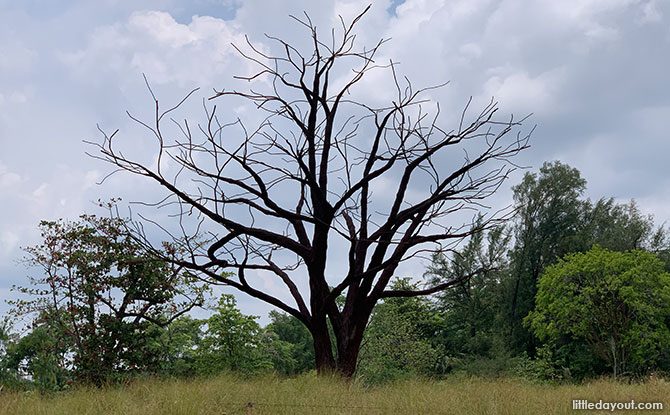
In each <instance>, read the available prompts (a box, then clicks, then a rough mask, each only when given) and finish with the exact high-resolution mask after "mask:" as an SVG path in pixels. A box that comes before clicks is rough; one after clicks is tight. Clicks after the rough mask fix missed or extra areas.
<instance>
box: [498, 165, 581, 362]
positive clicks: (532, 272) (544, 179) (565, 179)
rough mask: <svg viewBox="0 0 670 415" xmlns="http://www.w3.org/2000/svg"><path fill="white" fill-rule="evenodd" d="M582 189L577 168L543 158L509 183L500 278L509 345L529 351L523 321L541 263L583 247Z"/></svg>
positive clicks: (530, 346)
mask: <svg viewBox="0 0 670 415" xmlns="http://www.w3.org/2000/svg"><path fill="white" fill-rule="evenodd" d="M585 188H586V181H585V180H584V179H582V177H581V176H580V173H579V171H578V170H577V169H575V168H572V167H570V166H568V165H565V164H562V163H561V162H558V161H555V162H551V163H544V165H543V166H542V167H541V168H540V171H539V173H526V175H525V176H524V178H523V180H522V182H521V183H520V184H518V185H517V186H514V187H513V188H512V189H513V191H514V204H515V207H516V209H517V218H516V223H515V227H514V237H515V238H514V239H515V245H514V248H513V250H512V252H511V262H512V264H511V265H512V268H511V274H510V278H508V279H506V281H505V284H506V287H505V302H506V306H507V309H508V310H509V311H508V313H509V318H508V322H509V330H510V332H509V338H510V346H511V348H512V350H517V351H519V352H520V351H527V352H529V353H533V352H534V349H535V344H534V341H533V339H532V337H531V336H530V334H529V333H528V332H527V331H526V329H525V328H524V327H523V324H522V321H523V318H524V317H525V316H526V315H527V314H528V313H529V312H530V311H531V310H532V309H533V306H534V301H535V293H536V287H537V280H538V278H539V276H540V274H541V273H542V271H543V270H544V268H545V267H546V266H548V265H551V264H553V263H554V262H555V261H556V260H557V259H558V258H560V257H562V256H563V255H565V254H567V253H570V252H574V251H579V250H581V249H580V248H582V246H583V245H582V244H580V243H578V240H579V239H578V234H579V231H580V228H581V224H582V220H581V218H582V216H583V212H584V202H583V201H582V200H580V196H581V195H582V193H583V192H584V190H585Z"/></svg>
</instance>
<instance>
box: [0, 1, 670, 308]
mask: <svg viewBox="0 0 670 415" xmlns="http://www.w3.org/2000/svg"><path fill="white" fill-rule="evenodd" d="M368 3H369V1H357V0H351V1H347V0H337V1H333V0H322V1H318V2H316V1H308V0H293V1H290V0H274V1H271V2H268V1H264V0H192V1H179V0H133V1H130V0H98V1H95V2H91V1H84V0H59V1H54V0H22V1H13V0H0V301H2V304H0V315H1V314H4V313H5V312H6V311H7V310H8V306H7V305H6V304H4V300H6V299H9V298H11V297H12V296H13V293H12V292H11V291H10V288H11V286H12V285H13V284H25V283H26V282H27V280H26V275H27V274H28V272H29V271H28V270H26V269H25V268H24V267H23V266H22V265H21V264H20V263H19V262H18V261H19V259H20V258H21V257H22V256H23V253H22V251H21V247H27V246H31V245H35V244H37V243H38V242H39V231H38V228H37V225H38V224H39V222H40V220H53V219H57V218H66V219H76V218H77V217H78V216H79V215H80V214H82V213H85V212H86V213H98V214H104V212H101V211H100V210H99V209H97V208H96V204H95V201H96V200H98V199H109V198H112V197H121V198H122V199H123V200H124V201H133V200H142V198H143V197H146V196H147V195H153V194H158V193H156V189H155V186H153V185H152V184H151V183H148V182H146V181H142V180H139V178H136V177H132V176H130V175H119V174H117V175H114V176H113V177H112V179H110V180H106V181H105V182H104V183H103V184H98V183H99V182H100V181H101V179H102V178H103V177H105V176H106V175H107V174H108V173H110V172H111V170H112V169H111V167H110V166H109V165H106V164H104V163H101V162H100V161H98V160H96V159H94V158H91V157H89V156H87V155H86V152H92V151H95V149H94V148H92V147H91V146H89V145H87V144H86V143H85V142H84V141H99V140H100V133H99V132H98V130H97V128H98V126H100V128H102V129H103V130H105V131H110V132H111V131H114V130H115V129H116V128H119V129H121V131H122V132H123V133H126V134H127V135H128V136H129V137H131V138H132V137H134V134H140V132H139V130H138V129H137V126H133V125H132V123H131V122H130V120H129V119H128V118H127V116H126V115H125V111H126V110H128V111H130V112H131V113H133V114H137V115H139V116H147V115H149V116H150V115H151V111H152V105H153V103H152V100H151V97H150V96H149V95H148V93H147V89H146V87H145V86H144V79H143V76H142V74H145V75H146V77H147V79H148V80H149V82H150V84H151V86H152V88H153V89H154V92H156V93H157V95H158V96H159V97H160V99H161V100H163V99H164V100H165V101H166V102H173V101H175V100H178V99H179V98H180V97H182V96H184V95H185V94H186V93H187V92H188V91H189V90H191V89H192V88H195V87H200V88H201V90H200V91H199V92H198V93H196V96H195V97H194V98H193V100H192V101H193V102H194V105H193V106H191V107H188V108H187V109H186V115H184V116H187V117H190V115H191V112H189V111H193V113H192V114H194V115H193V116H194V117H198V116H200V117H201V116H202V114H200V113H198V115H195V114H196V113H197V110H199V108H198V106H199V105H200V103H201V101H200V100H202V99H203V98H206V97H209V96H211V91H212V88H217V89H220V88H222V87H228V85H233V84H234V81H233V79H232V77H233V76H234V75H240V74H248V73H249V71H250V70H251V69H250V67H249V63H248V62H246V61H244V60H243V59H242V58H241V57H240V56H239V54H237V53H236V51H235V50H234V49H233V48H232V46H231V42H232V43H234V44H237V45H243V44H244V39H245V35H246V36H248V37H249V39H250V40H251V42H253V43H254V44H255V45H257V46H258V47H259V48H261V49H264V48H271V47H272V46H271V45H269V43H268V40H267V38H265V37H264V34H265V33H267V34H270V35H275V36H279V37H282V38H284V39H288V40H293V41H296V42H298V43H299V42H301V41H302V42H304V40H305V31H304V28H302V27H301V26H300V25H298V24H296V23H295V22H294V21H293V20H291V19H290V18H289V17H288V16H289V15H291V14H293V15H301V14H302V12H303V11H305V12H307V13H308V14H309V16H310V17H311V18H312V20H313V21H314V22H315V23H316V24H317V27H319V28H324V32H326V31H328V30H329V28H330V27H332V26H333V25H336V24H337V22H338V21H339V20H338V16H339V15H341V16H343V18H345V20H347V19H351V18H352V17H353V16H355V15H356V14H358V13H359V12H360V11H362V10H363V9H364V8H365V7H366V6H367V4H368ZM326 33H327V32H326ZM357 35H358V41H359V42H361V44H367V45H373V44H375V43H376V42H377V41H378V40H379V39H380V38H390V41H389V42H388V43H386V45H385V46H384V48H383V49H382V52H381V55H380V59H385V60H386V61H388V60H389V59H392V60H393V61H394V62H399V65H398V67H397V70H398V71H399V72H400V73H401V74H402V75H405V76H407V77H408V78H409V79H411V80H412V82H413V84H415V85H417V86H429V85H434V84H439V83H442V82H445V81H449V85H448V86H446V87H445V88H442V89H440V90H438V91H432V92H431V93H430V98H432V99H434V100H436V101H439V102H440V103H441V104H442V108H443V112H444V113H445V114H446V116H445V122H449V121H450V120H453V119H454V117H453V115H454V114H459V113H460V111H461V110H462V108H463V106H464V105H465V103H466V102H467V101H468V99H469V98H470V97H472V99H473V105H474V106H477V105H483V104H484V103H486V102H488V101H489V100H491V98H492V97H493V98H494V99H495V100H496V101H497V102H498V103H499V107H500V112H501V113H502V114H509V115H511V114H513V115H514V116H515V117H517V118H518V117H522V116H525V115H528V114H531V113H532V114H533V115H532V116H531V118H530V119H529V120H528V121H527V122H526V124H525V125H524V127H523V130H524V131H526V132H527V131H528V130H529V129H530V128H532V127H533V126H534V125H536V126H537V127H536V129H535V131H534V132H533V135H532V138H531V142H530V144H531V148H530V149H528V150H526V151H524V152H523V153H522V154H520V155H519V156H518V157H517V158H516V159H515V161H516V162H517V163H518V164H519V165H522V166H527V167H528V168H529V169H530V170H527V171H533V170H537V169H538V168H539V167H540V166H541V165H542V163H543V162H545V161H551V160H561V161H562V162H564V163H567V164H569V165H571V166H572V167H576V168H577V169H579V170H580V171H581V173H582V176H583V177H584V178H585V179H586V180H587V182H588V190H587V194H586V196H588V197H590V198H592V199H598V198H600V197H615V198H616V199H617V200H620V201H628V200H630V199H635V201H636V202H637V203H638V205H639V206H640V208H641V210H642V211H643V212H644V213H647V214H653V215H654V217H655V219H656V222H657V223H663V222H665V221H667V220H668V219H670V190H669V189H670V169H669V168H668V162H667V157H668V154H670V137H669V136H668V135H669V132H668V131H669V129H668V124H669V123H670V78H669V77H668V75H667V74H668V67H669V66H670V0H563V1H559V2H557V1H554V0H536V1H521V0H497V1H494V0H405V1H402V0H395V1H389V0H380V1H377V0H375V1H374V4H373V6H372V8H371V10H370V11H369V12H368V14H366V16H365V17H364V19H363V20H362V22H361V24H360V25H359V26H358V32H357ZM264 50H265V49H264ZM240 72H242V73H240ZM386 81H387V80H386V79H385V78H383V77H376V76H371V77H369V79H366V80H365V81H364V82H363V83H362V84H361V86H360V88H361V90H360V93H361V95H362V96H366V97H369V98H370V99H371V100H372V101H373V102H382V101H384V99H386V98H389V96H388V93H387V92H388V91H389V88H388V85H385V84H384V82H386ZM219 105H225V103H223V102H222V103H221V104H219ZM219 111H228V113H230V114H240V113H244V112H245V111H249V108H245V107H230V108H219ZM200 112H201V111H200ZM450 114H451V115H450ZM134 143H135V144H133V145H134V146H135V147H134V148H136V149H139V150H145V149H146V150H147V151H148V150H150V148H149V144H147V143H146V141H142V140H140V139H137V141H136V142H134ZM522 174H523V171H519V172H516V173H515V175H513V176H512V177H511V178H510V180H509V181H508V182H507V183H506V184H505V185H504V186H503V188H502V189H501V190H500V191H499V193H498V194H497V195H496V196H495V198H494V199H493V200H492V205H494V206H498V205H499V206H503V205H505V204H507V203H510V202H511V191H510V187H511V186H512V185H514V184H516V183H518V181H519V180H520V177H521V175H522ZM414 268H416V265H414ZM399 272H404V273H407V274H408V275H410V274H413V275H420V274H422V273H423V270H417V269H409V268H407V269H401V270H400V271H399ZM269 289H274V288H273V287H272V286H270V287H269ZM238 301H239V305H240V308H241V309H242V311H243V312H245V313H247V314H255V315H262V316H265V315H266V314H267V312H268V311H269V310H270V309H271V308H270V307H269V306H267V305H264V304H262V303H261V302H260V301H258V300H254V299H250V298H246V297H243V296H240V297H238Z"/></svg>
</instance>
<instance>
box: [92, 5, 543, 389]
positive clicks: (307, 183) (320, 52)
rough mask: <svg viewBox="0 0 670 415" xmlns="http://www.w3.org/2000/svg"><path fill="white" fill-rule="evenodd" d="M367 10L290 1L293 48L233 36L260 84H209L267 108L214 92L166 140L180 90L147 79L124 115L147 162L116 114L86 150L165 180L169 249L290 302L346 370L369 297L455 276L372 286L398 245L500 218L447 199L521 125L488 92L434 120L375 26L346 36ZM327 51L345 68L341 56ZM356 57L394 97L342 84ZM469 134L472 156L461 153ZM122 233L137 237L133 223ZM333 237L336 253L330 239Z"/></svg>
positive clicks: (501, 169) (213, 273) (482, 191)
mask: <svg viewBox="0 0 670 415" xmlns="http://www.w3.org/2000/svg"><path fill="white" fill-rule="evenodd" d="M368 8H369V7H368ZM367 10H368V9H366V10H365V11H363V13H361V14H360V15H358V16H357V17H356V18H355V19H353V21H352V22H351V23H345V21H344V20H343V19H341V23H342V27H341V31H338V32H337V33H336V31H332V32H331V33H330V34H329V36H328V40H326V41H324V40H322V38H321V37H319V36H317V29H316V26H315V25H314V24H313V22H312V21H311V20H310V18H309V16H307V15H305V16H304V18H295V17H294V19H295V20H296V21H297V22H298V23H299V24H301V25H303V26H304V27H305V28H306V29H307V30H308V31H309V34H310V39H311V42H310V43H311V47H310V49H309V52H308V53H304V52H303V51H301V50H300V49H299V48H298V47H297V46H294V45H293V44H290V43H288V42H286V41H284V40H282V39H280V38H276V37H270V36H268V39H269V40H270V41H273V42H276V44H277V45H278V46H279V47H280V48H279V49H280V50H281V52H280V53H278V54H277V55H271V54H269V53H266V52H263V51H262V50H261V49H259V48H257V47H254V46H253V45H252V44H251V42H249V40H247V43H248V45H247V46H248V52H244V51H242V49H238V51H239V52H240V53H241V54H242V56H244V57H245V58H246V59H248V60H249V61H250V62H252V63H253V64H255V65H257V67H258V68H259V69H258V71H257V72H256V73H253V74H251V75H249V76H247V77H239V79H246V80H249V81H252V80H257V79H267V80H268V82H267V83H266V85H268V87H267V88H266V89H267V90H266V91H265V92H258V91H255V90H253V89H252V90H248V91H245V92H241V91H237V90H232V91H225V90H221V91H215V95H214V96H213V97H211V98H210V99H214V98H218V97H225V96H232V97H237V98H240V99H243V100H247V101H250V102H252V103H254V104H255V105H256V107H257V108H258V109H259V110H261V111H265V113H266V115H267V117H266V118H265V119H264V121H263V122H261V123H260V125H258V126H257V128H255V129H247V128H246V126H245V125H244V123H243V122H242V121H241V120H239V119H237V120H236V121H233V122H231V123H223V122H221V121H219V118H218V116H217V115H216V114H217V113H216V106H214V107H213V108H211V109H209V108H207V107H206V114H207V122H206V123H203V124H202V125H199V126H198V128H197V129H192V128H191V126H190V125H189V123H188V122H187V121H183V122H176V121H175V124H177V125H178V126H179V128H180V130H181V134H182V135H183V137H182V138H180V139H179V140H177V141H176V142H173V143H168V142H166V139H165V135H164V132H163V131H164V124H165V119H166V118H168V117H166V115H168V114H169V113H170V112H172V111H174V110H176V109H177V107H179V106H180V105H181V104H182V103H183V102H184V101H182V102H180V103H179V104H177V106H173V107H171V108H169V109H167V110H165V111H162V110H161V109H160V107H159V104H158V100H157V99H156V98H155V96H154V94H153V92H151V94H152V96H153V98H154V100H155V111H156V113H155V114H156V115H155V119H153V120H152V121H151V122H150V123H149V122H144V121H141V120H139V119H136V118H134V117H133V116H131V118H133V119H134V120H135V121H137V122H139V123H140V124H142V125H144V126H145V127H147V128H148V129H149V130H150V131H151V133H152V134H153V135H154V136H155V138H156V139H157V140H158V144H159V149H158V154H157V157H156V160H157V161H156V163H155V164H151V165H149V164H143V163H140V162H138V161H136V160H134V159H131V158H129V157H127V156H126V155H125V154H123V153H121V152H120V151H118V150H117V148H118V147H117V146H116V145H115V143H116V142H117V140H118V138H117V136H118V130H117V131H115V132H114V133H113V134H109V135H108V134H105V133H104V132H103V135H104V139H103V141H102V142H101V143H97V144H96V145H97V146H98V147H99V150H100V151H101V155H98V156H97V157H99V158H101V159H104V160H105V161H107V162H109V163H111V164H113V165H115V166H116V167H117V168H118V170H125V171H129V172H131V173H135V174H138V175H141V176H146V177H148V178H150V179H152V180H153V181H155V182H157V183H158V184H160V186H162V187H163V188H164V189H166V190H167V196H166V198H165V199H163V200H162V201H160V202H158V203H155V204H154V206H160V207H163V206H166V205H172V206H174V207H177V209H178V210H177V212H178V214H177V216H178V218H179V224H180V229H181V230H182V233H181V234H180V235H176V236H175V241H176V242H178V243H179V244H180V246H181V247H182V250H183V252H184V254H183V255H179V256H175V257H173V258H170V260H171V261H173V262H174V263H175V264H177V265H179V266H181V267H184V268H187V269H189V270H192V271H197V272H198V273H200V275H202V277H203V278H205V279H207V280H209V281H211V282H212V283H217V284H224V285H227V286H230V287H234V288H236V289H237V290H239V291H241V292H244V293H246V294H249V295H251V296H253V297H255V298H258V299H260V300H263V301H265V302H267V303H270V304H272V305H273V306H275V307H277V308H279V309H281V310H283V311H285V312H287V313H289V314H291V315H293V316H295V317H297V318H298V319H299V320H300V321H301V322H303V323H304V324H305V325H306V326H307V327H308V329H309V331H310V332H311V333H312V336H313V339H314V349H315V356H316V366H317V371H318V372H319V373H324V372H332V371H336V372H338V373H340V374H342V375H344V376H347V377H349V376H352V375H353V374H354V372H355V369H356V361H357V357H358V353H359V349H360V344H361V340H362V338H363V332H364V330H365V327H366V324H367V322H368V319H369V317H370V314H371V312H372V310H373V308H374V306H375V304H376V303H377V302H378V301H380V300H381V299H383V298H387V297H399V296H419V295H428V294H431V293H435V292H437V291H440V290H444V289H446V288H448V287H449V286H452V285H454V284H457V283H458V282H459V280H461V279H462V278H467V277H468V276H467V275H464V276H461V277H460V278H459V279H456V280H454V281H449V282H446V283H443V284H440V285H438V286H434V287H430V288H427V289H421V290H405V291H394V290H390V289H388V288H387V285H388V284H389V281H390V280H391V278H392V277H393V276H394V273H395V271H396V269H397V267H398V265H399V264H400V263H401V262H402V261H407V260H409V259H410V258H416V257H418V256H422V255H426V254H428V255H429V254H431V253H432V252H434V251H435V250H438V249H441V250H445V249H449V248H450V247H451V248H453V247H454V244H456V243H457V242H459V241H460V240H462V239H463V238H467V237H468V236H469V235H471V234H472V233H473V232H479V231H482V230H484V229H488V228H491V227H494V226H497V225H498V224H499V223H500V222H502V221H504V220H507V219H508V217H509V212H508V211H503V212H496V213H493V214H490V215H488V216H487V217H486V219H484V220H483V221H482V222H481V224H480V226H479V227H475V228H472V227H471V225H472V223H465V224H463V225H462V226H456V227H455V226H450V224H449V218H450V217H453V215H452V214H453V213H455V212H459V211H462V210H463V209H467V208H472V209H475V210H478V209H479V208H480V207H481V206H482V205H481V203H482V200H483V199H485V198H487V197H488V196H490V195H491V194H493V193H494V192H495V191H496V190H497V189H498V188H499V187H500V186H501V184H502V183H503V181H504V180H505V178H506V177H507V176H508V175H509V173H510V171H512V170H513V169H514V165H513V164H512V163H511V161H510V158H511V157H513V156H515V155H516V154H517V153H519V152H520V151H521V150H523V149H525V148H526V147H527V146H528V139H529V135H530V134H528V135H520V134H519V133H516V134H510V132H511V131H512V130H513V129H515V127H517V126H518V125H520V121H516V120H514V119H513V118H511V117H510V119H508V120H505V121H499V120H497V119H496V118H495V116H496V111H497V107H496V103H494V102H493V101H492V102H491V103H490V104H489V105H487V106H486V107H485V108H484V109H483V110H482V111H481V112H480V113H479V114H477V115H475V116H474V117H472V120H471V121H466V118H468V111H467V109H468V106H466V108H465V110H464V111H463V113H462V115H461V116H460V124H459V125H458V128H456V129H453V130H446V129H443V128H442V127H440V126H439V124H438V115H439V105H437V106H436V105H432V107H433V108H436V110H433V111H432V114H429V113H428V112H426V110H425V107H427V106H430V103H429V102H428V101H426V100H424V98H423V96H424V92H425V91H426V90H427V89H414V88H413V86H412V84H411V83H410V82H409V81H408V80H407V79H403V78H400V77H398V76H396V66H397V65H396V64H395V63H393V62H390V63H388V64H386V65H380V64H378V63H376V62H375V57H376V55H377V54H378V52H379V50H380V48H381V47H382V45H383V44H384V43H385V40H381V41H379V42H378V43H377V44H376V45H375V46H374V47H373V48H371V49H365V48H363V49H358V48H357V46H356V42H355V40H356V35H355V33H354V27H355V26H356V24H357V23H358V22H359V20H360V19H361V17H362V16H363V15H364V14H365V12H366V11H367ZM247 46H245V49H246V47H247ZM343 64H344V67H346V68H353V69H352V70H351V71H350V72H342V71H341V68H342V67H343V66H342V65H343ZM372 70H386V71H390V74H391V75H392V79H393V81H392V82H391V84H390V85H389V88H392V90H393V91H395V94H396V98H395V99H394V100H392V102H390V103H389V104H388V106H385V107H381V108H377V107H372V106H370V105H366V104H365V103H362V102H358V101H355V100H353V99H351V98H350V97H351V95H350V91H351V90H353V88H354V87H355V86H356V85H357V84H359V83H360V81H361V80H362V79H363V78H364V77H365V76H366V75H367V74H368V73H369V72H370V71H372ZM343 79H345V80H344V81H343ZM147 85H148V84H147ZM333 85H339V86H338V87H337V88H334V86H333ZM428 89H431V88H428ZM149 90H150V91H151V88H149ZM193 92H195V90H194V91H191V93H190V94H188V95H187V97H186V98H188V96H190V95H191V94H192V93H193ZM186 98H185V99H186ZM468 105H469V104H468ZM173 121H174V120H173ZM521 121H523V120H521ZM240 135H241V137H240ZM234 137H235V138H234ZM236 140H237V141H236ZM473 148H474V149H475V151H476V154H477V155H476V157H472V156H471V155H469V154H468V150H469V151H471V152H472V149H473ZM456 149H458V152H457V154H459V157H460V153H461V152H463V150H466V151H465V152H464V154H465V156H464V157H463V159H460V158H459V159H458V160H459V161H457V162H456V163H454V161H453V159H452V160H451V161H450V162H447V161H446V158H445V155H444V154H443V153H448V154H452V153H453V151H451V150H456ZM166 163H173V164H174V163H176V164H177V165H178V166H179V169H178V170H175V169H172V171H178V172H177V173H176V174H173V175H167V174H166V173H165V172H166V171H167V170H166V169H165V168H164V165H165V164H166ZM484 165H486V166H488V167H487V168H486V169H483V168H482V166H484ZM162 167H163V168H162ZM381 182H384V183H386V185H388V183H393V185H394V186H395V189H394V192H395V193H389V192H388V191H386V192H385V193H386V194H385V196H386V197H387V198H389V200H390V201H387V202H386V203H384V202H380V201H379V198H378V197H377V198H375V197H374V196H373V189H374V188H375V187H377V188H378V187H379V184H380V183H381ZM416 189H418V190H420V191H418V192H417V191H416ZM410 193H411V194H412V197H411V198H410ZM417 195H418V196H417ZM410 199H411V203H410ZM240 207H243V208H244V209H240ZM187 217H188V218H189V219H188V220H187ZM194 217H197V218H198V220H197V221H194V220H192V218H194ZM473 217H474V214H473ZM461 220H462V219H461ZM452 221H453V220H452ZM196 222H197V223H196ZM189 224H190V227H189ZM163 225H164V224H161V225H159V226H161V227H163ZM217 229H218V231H217ZM138 237H139V238H144V237H143V235H142V232H138ZM144 240H145V242H146V243H147V244H148V240H147V239H144ZM343 245H345V248H343V249H342V251H343V253H342V254H341V255H334V254H333V252H334V251H336V249H335V248H336V247H338V246H339V247H341V246H343ZM329 247H330V249H329ZM334 263H339V264H338V267H340V268H344V269H345V270H346V271H345V272H346V274H344V275H341V276H340V278H339V279H338V280H337V281H333V279H334V278H332V277H331V278H329V279H327V278H326V270H327V268H328V266H330V267H333V266H334V265H333V264H334ZM329 264H330V265H329ZM263 272H264V273H269V274H270V275H272V276H273V277H274V278H277V281H280V282H281V283H282V284H283V286H285V289H286V290H287V291H286V292H287V293H288V294H290V298H292V300H291V301H283V300H282V299H281V297H282V296H281V295H279V296H278V295H274V294H273V293H270V292H267V290H266V291H264V290H262V289H261V288H259V285H260V284H259V282H258V280H256V279H255V278H256V277H257V276H258V275H259V273H263ZM251 274H253V276H251ZM300 278H307V280H308V289H309V297H305V296H304V293H303V292H302V291H301V287H300V286H299V285H301V284H298V283H297V281H298V280H299V279H300ZM305 288H306V287H302V289H303V291H304V290H305ZM341 295H343V296H344V297H345V298H346V300H345V301H344V305H343V306H341V307H340V306H338V305H337V303H336V299H337V298H338V296H341ZM328 320H330V323H331V324H332V328H333V333H334V335H335V339H334V340H335V342H334V343H335V344H336V351H335V353H334V352H333V348H332V345H331V335H330V334H329V330H328V324H327V321H328Z"/></svg>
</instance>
